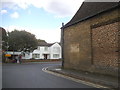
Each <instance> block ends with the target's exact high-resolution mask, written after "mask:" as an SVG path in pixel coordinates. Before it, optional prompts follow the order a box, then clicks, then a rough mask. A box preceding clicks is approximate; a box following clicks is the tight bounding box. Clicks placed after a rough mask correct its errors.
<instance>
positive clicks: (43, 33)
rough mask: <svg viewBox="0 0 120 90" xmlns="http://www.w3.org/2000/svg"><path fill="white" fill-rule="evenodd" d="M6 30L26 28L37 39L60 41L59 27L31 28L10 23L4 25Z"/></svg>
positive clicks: (50, 41) (49, 41)
mask: <svg viewBox="0 0 120 90" xmlns="http://www.w3.org/2000/svg"><path fill="white" fill-rule="evenodd" d="M4 28H5V29H6V30H7V31H9V32H11V31H14V30H15V29H17V30H19V31H21V30H26V31H28V32H30V33H32V34H34V35H35V36H36V38H37V39H42V40H45V41H47V42H48V43H54V42H60V37H61V30H60V29H59V28H51V29H42V28H41V29H32V28H29V27H20V26H15V25H11V26H9V27H4Z"/></svg>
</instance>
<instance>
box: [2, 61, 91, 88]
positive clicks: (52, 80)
mask: <svg viewBox="0 0 120 90" xmlns="http://www.w3.org/2000/svg"><path fill="white" fill-rule="evenodd" d="M60 64H61V63H58V62H54V63H53V62H52V63H51V62H47V63H46V62H44V63H24V64H4V65H3V67H2V70H3V77H2V78H3V80H2V84H3V88H92V87H90V86H87V85H84V84H82V83H77V82H74V81H72V80H69V79H65V78H62V77H58V76H55V75H52V74H49V73H46V72H43V71H42V68H44V67H48V66H54V65H60Z"/></svg>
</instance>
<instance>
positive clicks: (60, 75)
mask: <svg viewBox="0 0 120 90" xmlns="http://www.w3.org/2000/svg"><path fill="white" fill-rule="evenodd" d="M48 68H49V67H45V68H43V69H42V71H44V72H46V73H50V74H52V75H55V76H59V77H63V78H66V79H69V80H72V81H75V82H77V83H82V84H85V85H88V86H92V87H95V88H109V87H105V86H102V85H98V84H94V83H91V82H87V81H83V80H80V79H75V78H72V77H70V76H67V75H63V74H59V73H55V72H52V71H48V70H47V69H48Z"/></svg>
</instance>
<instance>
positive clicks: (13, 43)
mask: <svg viewBox="0 0 120 90" xmlns="http://www.w3.org/2000/svg"><path fill="white" fill-rule="evenodd" d="M35 48H37V39H36V37H35V35H34V34H31V33H29V32H27V31H25V30H24V31H18V30H14V31H12V32H10V33H9V50H12V51H28V50H29V51H33V50H34V49H35Z"/></svg>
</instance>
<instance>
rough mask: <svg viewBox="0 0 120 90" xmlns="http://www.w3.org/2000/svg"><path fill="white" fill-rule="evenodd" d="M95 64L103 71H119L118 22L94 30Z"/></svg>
mask: <svg viewBox="0 0 120 90" xmlns="http://www.w3.org/2000/svg"><path fill="white" fill-rule="evenodd" d="M92 47H93V64H94V65H95V67H96V68H101V69H107V70H108V69H111V70H113V69H114V70H117V69H118V52H116V51H117V50H118V22H116V23H111V24H108V25H104V26H100V27H97V28H93V29H92Z"/></svg>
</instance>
